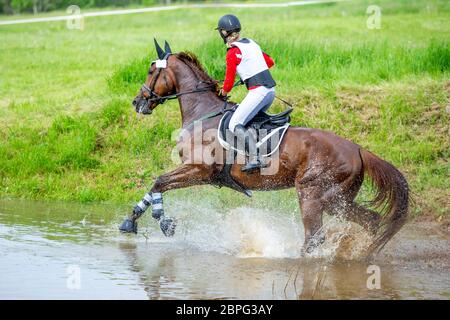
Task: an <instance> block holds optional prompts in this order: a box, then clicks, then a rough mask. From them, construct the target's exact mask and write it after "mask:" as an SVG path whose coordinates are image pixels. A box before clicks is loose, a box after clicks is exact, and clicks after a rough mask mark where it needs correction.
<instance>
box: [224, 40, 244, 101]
mask: <svg viewBox="0 0 450 320" xmlns="http://www.w3.org/2000/svg"><path fill="white" fill-rule="evenodd" d="M226 60H227V70H226V72H225V80H224V82H223V89H222V90H223V91H224V93H228V92H230V91H231V89H233V85H234V78H235V77H236V68H237V66H238V64H239V63H241V50H239V48H238V47H232V48H230V49H229V50H228V51H227V58H226Z"/></svg>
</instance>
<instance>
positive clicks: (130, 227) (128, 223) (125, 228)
mask: <svg viewBox="0 0 450 320" xmlns="http://www.w3.org/2000/svg"><path fill="white" fill-rule="evenodd" d="M119 230H120V231H121V232H124V233H137V222H136V221H135V220H132V219H130V218H126V219H125V220H124V221H123V222H122V224H121V225H120V227H119Z"/></svg>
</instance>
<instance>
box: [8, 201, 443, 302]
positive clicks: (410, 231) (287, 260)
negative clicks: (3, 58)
mask: <svg viewBox="0 0 450 320" xmlns="http://www.w3.org/2000/svg"><path fill="white" fill-rule="evenodd" d="M181 207H184V208H186V206H185V205H184V204H182V203H174V204H172V207H170V208H168V210H167V211H168V212H172V213H174V212H175V213H176V212H183V213H180V214H178V215H177V214H174V215H175V216H176V217H177V218H178V220H179V226H178V229H177V233H176V235H175V237H173V238H171V239H167V238H164V237H163V236H162V235H161V233H160V231H159V230H158V229H157V226H156V224H155V223H154V222H153V221H152V220H151V219H150V218H145V219H143V221H142V222H141V224H140V230H139V234H138V235H137V236H130V235H122V234H120V233H119V232H118V231H117V225H118V224H119V223H120V221H121V220H122V218H123V216H124V212H127V211H128V209H129V208H128V207H117V206H105V205H101V206H100V205H78V204H77V205H75V204H73V205H72V204H67V203H46V202H36V201H18V200H14V201H13V200H0V298H1V299H18V298H26V299H91V298H97V299H179V298H193V299H235V298H244V299H323V298H325V299H359V298H369V299H430V298H437V299H448V298H449V297H450V254H449V249H450V234H449V230H448V229H445V228H442V227H441V226H439V225H436V224H430V223H422V224H418V223H415V224H409V225H407V226H406V227H405V228H404V229H403V230H402V232H401V233H400V234H399V235H398V236H397V237H396V238H395V240H394V241H392V242H391V243H390V244H389V245H388V246H387V247H386V249H385V251H384V252H383V253H382V254H380V255H378V256H377V257H376V258H375V259H373V260H372V261H370V262H365V261H360V260H358V258H359V257H360V256H362V255H363V253H364V245H362V244H364V242H365V241H366V238H365V237H364V236H361V232H360V231H358V230H357V229H355V226H351V225H348V224H346V223H344V222H342V221H339V220H332V219H329V220H327V221H326V223H325V227H326V228H327V234H328V237H327V242H326V243H325V244H324V246H323V247H322V248H321V249H320V250H318V251H317V252H315V253H314V254H312V256H309V257H303V258H302V257H300V246H301V243H302V237H303V233H302V226H301V223H300V222H299V219H298V217H297V215H296V214H292V215H291V214H282V213H277V214H273V213H271V212H268V211H265V210H262V209H250V208H238V209H233V210H230V211H229V212H226V213H217V212H214V210H211V209H202V208H196V209H195V210H186V209H184V210H180V209H181ZM190 211H195V212H190ZM355 230H356V231H355ZM349 239H350V241H349ZM344 258H345V259H344ZM349 259H350V260H349ZM370 265H376V266H377V267H379V270H380V288H371V289H370V288H368V286H367V282H368V277H370V276H371V275H372V274H373V273H370V274H369V273H368V267H369V266H370ZM372 268H373V267H372ZM375 268H376V267H375ZM369 284H372V285H373V286H375V287H376V286H377V283H376V280H374V278H371V279H370V280H369Z"/></svg>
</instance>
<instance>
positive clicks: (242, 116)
mask: <svg viewBox="0 0 450 320" xmlns="http://www.w3.org/2000/svg"><path fill="white" fill-rule="evenodd" d="M274 99H275V89H274V88H270V89H268V88H266V87H262V86H261V87H258V88H256V89H253V90H249V92H248V93H247V95H246V96H245V98H244V100H242V102H241V103H240V104H239V106H238V107H237V109H236V111H235V112H234V113H233V115H232V116H231V119H230V124H229V125H228V127H229V129H230V130H231V132H234V129H235V128H236V126H237V125H239V124H240V125H243V126H244V127H245V126H246V125H247V124H248V123H249V122H250V121H251V120H252V119H253V117H255V116H256V114H257V113H258V112H259V111H266V110H267V109H269V107H270V106H271V105H272V102H273V100H274Z"/></svg>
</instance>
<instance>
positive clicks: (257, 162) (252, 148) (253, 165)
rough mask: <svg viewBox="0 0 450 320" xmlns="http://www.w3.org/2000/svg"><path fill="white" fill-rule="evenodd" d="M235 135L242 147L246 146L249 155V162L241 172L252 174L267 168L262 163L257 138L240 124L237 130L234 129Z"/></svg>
mask: <svg viewBox="0 0 450 320" xmlns="http://www.w3.org/2000/svg"><path fill="white" fill-rule="evenodd" d="M234 133H235V135H236V136H237V137H238V139H239V143H240V145H241V146H244V148H245V150H248V153H249V160H248V162H247V163H246V164H245V165H244V166H243V167H242V168H241V171H242V172H247V173H251V172H253V171H255V170H258V169H261V168H265V167H266V165H264V164H263V163H262V161H261V158H260V155H259V152H258V150H257V148H256V143H257V141H256V139H255V136H254V135H253V134H252V133H251V132H249V130H248V129H246V128H245V127H244V126H243V125H240V124H238V125H237V126H236V128H235V129H234ZM246 140H247V143H248V149H247V147H246Z"/></svg>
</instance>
